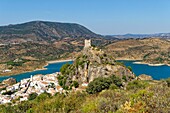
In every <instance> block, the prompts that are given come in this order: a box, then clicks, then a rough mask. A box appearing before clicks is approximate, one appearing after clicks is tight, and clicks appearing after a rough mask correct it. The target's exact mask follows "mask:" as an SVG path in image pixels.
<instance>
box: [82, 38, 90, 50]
mask: <svg viewBox="0 0 170 113" xmlns="http://www.w3.org/2000/svg"><path fill="white" fill-rule="evenodd" d="M89 47H91V40H90V39H89V40H86V39H85V41H84V48H89Z"/></svg>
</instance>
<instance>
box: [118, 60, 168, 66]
mask: <svg viewBox="0 0 170 113" xmlns="http://www.w3.org/2000/svg"><path fill="white" fill-rule="evenodd" d="M116 60H117V61H119V60H124V61H134V62H133V64H145V65H148V66H170V64H151V63H147V62H142V60H141V59H136V60H135V59H116Z"/></svg>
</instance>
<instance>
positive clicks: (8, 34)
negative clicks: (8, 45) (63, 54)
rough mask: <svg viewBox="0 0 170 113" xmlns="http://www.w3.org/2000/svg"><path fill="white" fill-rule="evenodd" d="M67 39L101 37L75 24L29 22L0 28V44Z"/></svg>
mask: <svg viewBox="0 0 170 113" xmlns="http://www.w3.org/2000/svg"><path fill="white" fill-rule="evenodd" d="M67 37H71V38H80V37H84V38H101V37H102V36H101V35H98V34H96V33H94V32H92V31H91V30H89V29H87V28H86V27H84V26H82V25H80V24H76V23H61V22H49V21H31V22H26V23H22V24H15V25H8V26H0V40H1V41H0V42H26V41H39V42H53V41H55V40H61V39H63V38H67Z"/></svg>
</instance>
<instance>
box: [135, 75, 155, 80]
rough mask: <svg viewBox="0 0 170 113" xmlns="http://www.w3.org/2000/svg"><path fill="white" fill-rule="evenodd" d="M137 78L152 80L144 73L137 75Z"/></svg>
mask: <svg viewBox="0 0 170 113" xmlns="http://www.w3.org/2000/svg"><path fill="white" fill-rule="evenodd" d="M137 79H138V80H153V78H152V77H151V76H149V75H145V74H142V75H139V76H138V77H137Z"/></svg>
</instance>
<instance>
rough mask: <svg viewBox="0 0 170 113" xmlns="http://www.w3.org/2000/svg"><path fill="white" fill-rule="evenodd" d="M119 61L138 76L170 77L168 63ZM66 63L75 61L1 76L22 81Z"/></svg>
mask: <svg viewBox="0 0 170 113" xmlns="http://www.w3.org/2000/svg"><path fill="white" fill-rule="evenodd" d="M119 62H123V63H124V64H125V65H126V66H131V67H132V70H133V72H134V73H135V75H137V76H138V75H140V74H146V75H150V76H152V78H153V79H155V80H160V79H165V78H169V77H170V66H167V65H162V66H149V65H147V64H134V62H135V61H125V60H121V61H119ZM66 63H69V64H72V63H73V61H67V62H58V63H50V64H48V66H45V68H46V70H37V71H32V72H26V73H22V74H18V75H13V76H2V77H0V81H3V80H5V79H8V78H11V77H13V78H15V79H16V80H17V81H20V80H22V79H24V78H30V76H31V75H36V74H43V75H46V74H52V73H55V72H59V71H60V68H61V67H62V65H63V64H66Z"/></svg>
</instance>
